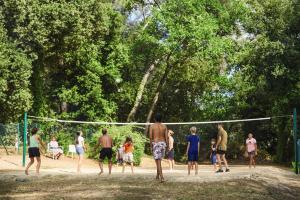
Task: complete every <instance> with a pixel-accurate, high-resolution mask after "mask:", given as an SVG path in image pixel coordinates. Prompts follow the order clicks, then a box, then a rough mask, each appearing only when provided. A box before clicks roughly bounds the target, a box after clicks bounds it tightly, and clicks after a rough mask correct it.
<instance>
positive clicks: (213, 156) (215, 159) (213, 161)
mask: <svg viewBox="0 0 300 200" xmlns="http://www.w3.org/2000/svg"><path fill="white" fill-rule="evenodd" d="M216 163H217V154H212V155H211V164H213V165H214V164H216Z"/></svg>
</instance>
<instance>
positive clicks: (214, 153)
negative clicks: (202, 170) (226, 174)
mask: <svg viewBox="0 0 300 200" xmlns="http://www.w3.org/2000/svg"><path fill="white" fill-rule="evenodd" d="M210 143H211V146H210V149H211V150H210V160H211V164H212V165H213V166H214V170H215V171H216V170H217V148H216V139H211V142H210Z"/></svg>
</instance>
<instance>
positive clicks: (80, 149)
mask: <svg viewBox="0 0 300 200" xmlns="http://www.w3.org/2000/svg"><path fill="white" fill-rule="evenodd" d="M76 153H77V154H78V155H83V154H84V149H83V147H76Z"/></svg>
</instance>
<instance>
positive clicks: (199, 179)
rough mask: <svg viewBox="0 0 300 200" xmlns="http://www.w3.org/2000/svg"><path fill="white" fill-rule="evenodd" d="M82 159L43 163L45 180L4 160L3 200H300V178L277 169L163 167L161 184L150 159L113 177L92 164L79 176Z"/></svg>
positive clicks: (16, 161)
mask: <svg viewBox="0 0 300 200" xmlns="http://www.w3.org/2000/svg"><path fill="white" fill-rule="evenodd" d="M76 161H77V160H76V159H72V158H68V157H64V158H63V159H62V160H52V159H50V158H46V157H43V158H42V167H41V175H40V176H36V175H35V171H34V170H35V169H34V167H32V168H31V171H30V175H29V176H26V175H25V174H24V168H23V167H22V166H21V156H20V155H10V156H4V155H2V156H1V157H0V199H23V198H24V197H25V198H26V199H129V198H130V199H220V198H221V199H243V198H245V197H247V198H248V199H300V177H299V176H297V175H295V174H293V172H292V171H290V170H289V169H284V168H279V167H274V166H258V167H257V168H256V169H253V170H249V169H248V167H247V166H243V165H234V166H231V172H230V173H222V174H215V173H214V172H213V169H212V167H211V166H210V165H200V168H199V175H197V176H195V175H191V176H188V175H187V171H186V166H185V165H176V167H175V169H176V170H174V171H173V172H170V171H169V170H168V165H167V162H166V161H164V162H163V167H164V173H165V178H166V180H167V181H166V182H165V183H159V182H157V181H156V180H155V173H156V171H155V164H154V161H153V160H152V159H151V157H144V158H143V160H142V164H141V166H140V167H136V168H135V174H134V175H132V174H131V173H130V169H129V168H128V169H127V171H126V172H125V174H122V173H121V168H120V167H117V166H114V167H113V174H112V175H110V176H109V175H108V174H107V166H105V168H104V170H105V173H104V174H103V175H101V176H98V172H99V169H98V163H97V162H96V161H94V160H89V159H86V160H85V161H84V164H83V167H82V171H83V173H82V174H76V173H75V171H76Z"/></svg>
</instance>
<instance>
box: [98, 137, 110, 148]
mask: <svg viewBox="0 0 300 200" xmlns="http://www.w3.org/2000/svg"><path fill="white" fill-rule="evenodd" d="M99 144H101V147H102V148H112V138H111V137H110V136H108V135H103V136H101V137H100V138H99Z"/></svg>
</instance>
